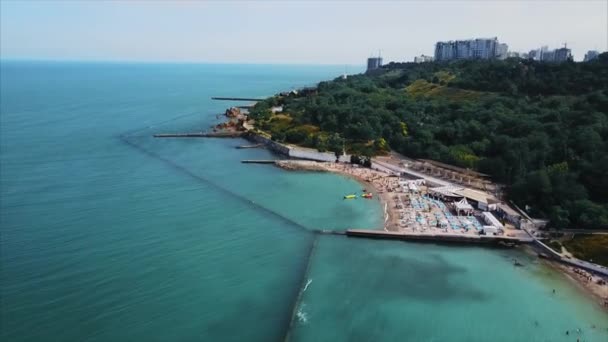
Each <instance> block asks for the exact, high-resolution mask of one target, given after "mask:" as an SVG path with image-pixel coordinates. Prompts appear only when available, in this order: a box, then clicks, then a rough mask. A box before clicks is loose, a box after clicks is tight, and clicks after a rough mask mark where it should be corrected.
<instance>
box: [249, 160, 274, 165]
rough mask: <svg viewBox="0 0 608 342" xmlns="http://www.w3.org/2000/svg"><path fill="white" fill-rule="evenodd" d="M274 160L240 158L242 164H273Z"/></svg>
mask: <svg viewBox="0 0 608 342" xmlns="http://www.w3.org/2000/svg"><path fill="white" fill-rule="evenodd" d="M275 161H276V160H251V159H246V160H241V163H243V164H274V163H275Z"/></svg>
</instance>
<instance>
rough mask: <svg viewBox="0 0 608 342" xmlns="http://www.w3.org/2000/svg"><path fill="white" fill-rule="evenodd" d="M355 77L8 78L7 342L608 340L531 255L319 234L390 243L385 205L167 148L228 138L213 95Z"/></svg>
mask: <svg viewBox="0 0 608 342" xmlns="http://www.w3.org/2000/svg"><path fill="white" fill-rule="evenodd" d="M342 71H343V67H342V66H270V65H267V66H261V65H170V64H158V65H157V64H94V63H41V62H2V63H1V64H0V95H1V96H0V190H1V192H0V229H1V230H0V234H1V235H0V257H1V259H0V263H1V264H0V300H1V303H0V304H1V305H0V340H2V341H281V340H283V339H284V338H285V337H286V336H288V337H289V339H291V340H294V341H395V340H401V341H576V338H577V337H578V338H580V339H581V341H608V315H607V314H606V313H604V312H602V311H600V310H599V308H598V307H597V306H596V305H595V304H594V303H593V302H592V301H591V300H589V299H588V298H586V297H584V296H582V295H581V294H580V293H579V292H578V291H577V290H576V289H575V288H574V287H573V286H572V285H571V284H570V283H568V282H566V281H564V278H563V277H562V276H561V275H559V274H557V273H555V272H553V271H551V270H549V269H547V268H546V267H544V266H542V265H539V264H537V263H536V261H535V260H534V259H529V258H528V257H526V256H525V255H524V254H522V253H521V252H518V251H514V250H491V249H485V248H470V247H469V248H464V247H452V246H436V245H432V244H409V243H398V242H386V241H367V240H353V239H347V238H344V237H340V236H329V235H319V234H317V233H315V231H316V230H319V229H334V230H343V229H346V228H349V227H359V228H375V227H379V226H380V225H381V220H382V218H381V217H380V216H381V207H380V204H379V203H378V202H377V201H375V200H374V201H363V200H354V201H343V200H342V196H343V195H344V194H346V193H350V192H354V191H359V190H360V188H361V186H360V185H359V184H358V183H356V182H354V181H352V180H349V179H346V178H344V177H340V176H336V175H331V174H320V173H297V172H285V171H282V170H279V169H276V168H274V167H269V166H264V165H243V164H241V163H240V160H242V159H256V158H260V159H262V158H264V159H269V158H277V157H276V156H274V155H272V154H270V153H269V152H268V151H265V150H238V149H235V148H234V147H235V146H237V145H239V144H245V143H246V142H245V141H242V140H230V139H228V140H219V139H218V140H213V139H206V140H202V139H182V140H180V139H166V140H160V139H153V138H152V137H151V135H152V134H153V133H160V132H184V131H193V130H201V129H206V128H208V127H209V126H210V125H212V124H214V123H217V122H218V119H217V118H216V115H217V114H220V113H221V112H223V110H224V109H225V108H226V107H227V106H229V105H233V104H231V103H226V102H217V101H211V100H210V97H211V96H247V97H261V96H267V95H271V94H274V93H276V92H278V91H282V90H288V89H291V88H293V87H301V86H307V85H312V84H314V83H316V82H318V81H320V80H327V79H331V78H334V77H336V76H338V75H339V74H340V73H341V72H342ZM514 257H516V258H518V259H520V260H523V261H524V263H525V264H526V267H523V268H515V267H513V265H512V262H511V260H512V258H514ZM302 289H305V291H301V290H302ZM552 289H556V291H557V293H556V294H553V293H552ZM292 313H295V314H294V315H292ZM577 328H580V329H581V334H580V335H578V334H577V333H576V329H577ZM566 330H569V331H570V335H566V334H565V331H566Z"/></svg>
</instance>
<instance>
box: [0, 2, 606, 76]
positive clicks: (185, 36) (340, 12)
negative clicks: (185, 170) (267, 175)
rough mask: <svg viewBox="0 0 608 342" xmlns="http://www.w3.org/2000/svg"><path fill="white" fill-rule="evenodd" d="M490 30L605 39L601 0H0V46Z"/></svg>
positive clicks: (119, 48)
mask: <svg viewBox="0 0 608 342" xmlns="http://www.w3.org/2000/svg"><path fill="white" fill-rule="evenodd" d="M479 37H498V39H499V41H500V42H503V43H507V44H508V45H509V50H511V51H526V52H527V51H529V50H531V49H534V48H538V47H540V46H542V45H548V46H549V48H556V47H561V46H563V44H564V43H567V45H568V47H569V48H571V49H572V53H573V54H574V58H575V60H581V59H582V58H583V56H584V54H585V53H586V51H587V50H592V49H595V50H600V51H606V50H608V0H597V1H586V0H580V1H579V0H571V1H559V0H553V1H533V0H528V1H516V0H503V1H491V0H490V1H482V0H478V1H432V0H431V1H428V0H427V1H407V0H403V1H386V2H381V1H373V2H372V1H369V2H367V1H323V2H316V1H281V2H279V1H254V0H250V1H223V2H220V1H217V2H216V1H172V2H169V1H167V2H165V1H159V0H156V1H135V0H130V1H129V0H123V1H120V0H119V1H84V0H81V1H52V0H44V1H35V0H22V1H17V0H0V58H2V59H51V60H111V61H147V62H155V61H172V62H212V63H217V62H222V63H293V64H354V65H361V64H364V63H365V60H366V58H367V57H370V56H371V55H372V54H373V55H377V54H378V53H379V51H380V52H381V54H382V57H384V60H385V62H387V61H410V60H412V59H413V58H414V56H417V55H420V54H427V55H432V54H433V51H434V45H435V43H436V42H437V41H444V40H456V39H468V38H479Z"/></svg>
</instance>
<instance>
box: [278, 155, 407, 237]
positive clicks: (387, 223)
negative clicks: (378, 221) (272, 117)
mask: <svg viewBox="0 0 608 342" xmlns="http://www.w3.org/2000/svg"><path fill="white" fill-rule="evenodd" d="M276 165H277V166H279V167H281V168H283V169H285V170H301V171H325V172H335V173H338V174H341V175H346V176H348V177H351V178H353V179H355V180H357V181H359V182H360V183H361V184H362V185H363V186H364V189H365V190H366V191H369V192H371V193H373V194H374V196H377V198H378V199H379V200H380V203H382V208H383V209H382V210H383V212H384V213H383V215H384V218H383V220H384V221H383V222H384V227H383V228H384V229H385V230H387V231H398V230H399V218H398V217H397V215H396V214H395V213H394V211H393V210H392V208H395V206H396V205H397V202H396V196H397V195H396V193H395V190H396V189H397V188H399V183H398V179H397V178H396V177H393V176H390V175H389V174H387V173H384V172H380V171H377V170H372V169H368V168H364V167H359V166H357V165H352V164H343V163H321V162H315V161H304V160H281V161H278V162H277V163H276ZM370 228H377V227H370Z"/></svg>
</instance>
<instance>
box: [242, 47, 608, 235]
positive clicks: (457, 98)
mask: <svg viewBox="0 0 608 342" xmlns="http://www.w3.org/2000/svg"><path fill="white" fill-rule="evenodd" d="M274 105H283V108H284V113H282V114H281V116H276V115H272V114H271V112H270V111H269V109H270V107H271V106H274ZM252 116H253V117H254V118H255V119H256V120H257V122H258V123H259V127H261V128H262V129H264V130H266V131H269V132H271V134H272V135H273V137H274V138H275V139H277V140H283V141H287V142H292V143H297V144H302V145H306V146H310V147H317V148H320V149H326V150H336V151H339V150H341V148H342V146H343V145H344V146H345V147H346V148H347V150H349V151H351V152H352V153H357V154H361V155H373V154H380V153H384V152H386V151H387V150H388V149H389V148H390V149H393V150H396V151H398V152H400V153H403V154H404V155H407V156H410V157H414V158H427V159H434V160H438V161H442V162H446V163H450V164H454V165H458V166H461V167H467V168H472V169H475V170H479V171H481V172H483V173H487V174H490V175H492V176H493V178H494V179H495V180H496V181H498V182H502V183H504V184H507V185H508V186H509V196H510V198H511V199H513V200H514V201H515V202H516V203H518V204H519V205H522V206H526V205H527V206H528V207H529V209H530V211H531V212H532V214H534V215H539V216H545V217H549V218H550V219H551V224H552V225H553V226H556V227H586V228H594V227H606V226H608V204H607V202H608V54H602V55H601V56H600V58H599V59H598V60H595V61H592V62H588V63H574V62H568V63H562V64H548V63H539V62H535V61H527V60H519V59H510V60H506V61H460V62H455V63H422V64H413V63H391V64H389V65H387V66H385V67H383V69H382V70H380V71H378V72H374V74H373V75H354V76H350V77H348V78H347V79H341V78H340V79H336V80H333V81H329V82H321V83H319V85H318V87H317V88H316V90H313V91H310V90H309V91H306V92H302V93H299V94H297V95H294V94H292V95H289V96H276V97H272V98H269V99H268V100H266V101H263V102H260V103H258V105H256V107H255V108H254V109H253V110H252Z"/></svg>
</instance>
